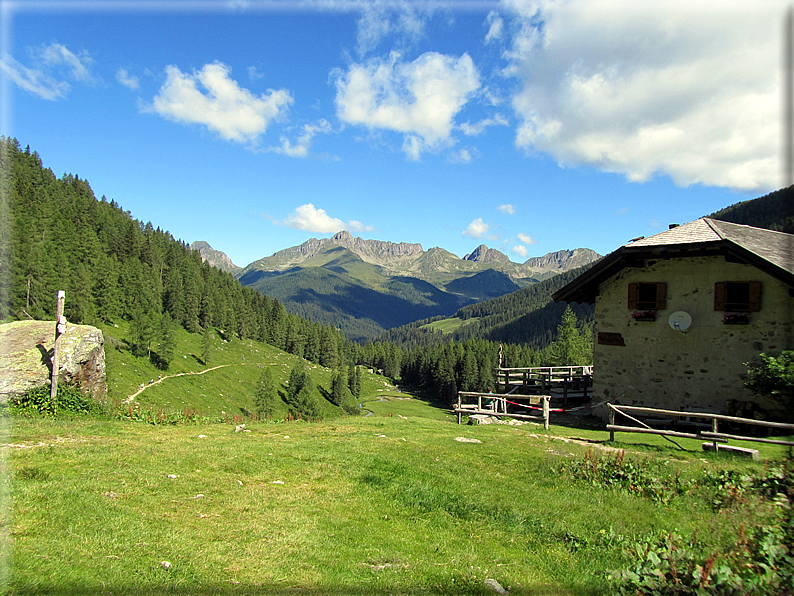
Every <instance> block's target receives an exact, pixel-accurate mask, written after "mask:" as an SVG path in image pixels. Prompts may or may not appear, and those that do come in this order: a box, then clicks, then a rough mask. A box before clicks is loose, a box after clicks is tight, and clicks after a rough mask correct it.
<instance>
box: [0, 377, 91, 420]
mask: <svg viewBox="0 0 794 596" xmlns="http://www.w3.org/2000/svg"><path fill="white" fill-rule="evenodd" d="M6 408H7V412H8V413H9V414H11V415H12V416H25V417H37V416H44V417H52V418H55V417H57V416H64V415H67V416H68V415H83V416H86V415H92V416H100V415H102V414H103V413H104V411H103V409H102V406H101V405H100V404H99V402H97V401H96V400H95V399H93V397H91V395H86V394H84V393H83V392H82V391H80V389H78V388H77V387H74V386H71V385H59V386H58V392H57V394H56V396H55V400H54V401H53V400H52V399H50V386H49V385H42V386H40V387H36V388H34V389H29V390H28V391H26V392H25V393H24V394H23V395H20V396H16V397H12V398H10V399H9V400H8V403H7V404H6Z"/></svg>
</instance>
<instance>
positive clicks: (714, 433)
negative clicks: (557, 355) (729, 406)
mask: <svg viewBox="0 0 794 596" xmlns="http://www.w3.org/2000/svg"><path fill="white" fill-rule="evenodd" d="M607 406H608V407H609V424H608V425H607V430H608V431H609V440H610V441H614V440H615V431H620V432H629V433H646V434H653V435H666V436H670V437H684V438H687V439H707V440H708V441H710V442H712V443H714V449H715V450H716V449H717V443H726V442H727V441H728V439H735V440H737V441H755V442H757V443H773V444H775V445H794V441H784V440H782V439H767V438H763V437H747V436H744V435H733V434H727V433H721V432H719V423H720V421H725V422H734V423H740V424H750V425H753V426H764V427H768V428H776V429H779V430H781V431H784V430H787V431H790V432H789V433H788V434H794V424H784V423H782V422H767V421H765V420H752V419H750V418H738V417H736V416H725V415H723V414H710V413H707V412H679V411H677V410H661V409H658V408H643V407H639V406H615V405H612V404H607ZM628 412H632V413H636V414H654V415H661V416H672V417H675V418H703V419H706V420H711V431H700V432H698V433H694V432H692V433H686V432H678V431H672V430H664V429H656V428H651V427H650V426H648V425H647V424H645V423H644V422H641V421H640V420H637V419H636V418H634V417H633V416H630V415H629V414H628ZM617 414H620V415H622V416H625V417H626V418H628V419H629V420H632V421H634V422H636V423H638V424H640V425H641V426H642V427H643V428H638V427H636V426H621V425H616V424H615V416H616V415H617Z"/></svg>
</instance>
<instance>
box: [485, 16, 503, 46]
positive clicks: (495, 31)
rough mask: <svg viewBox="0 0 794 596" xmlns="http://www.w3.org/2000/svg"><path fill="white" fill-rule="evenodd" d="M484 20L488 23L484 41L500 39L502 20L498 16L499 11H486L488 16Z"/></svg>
mask: <svg viewBox="0 0 794 596" xmlns="http://www.w3.org/2000/svg"><path fill="white" fill-rule="evenodd" d="M485 22H486V23H488V33H486V34H485V43H490V42H492V41H493V40H495V39H502V31H503V29H504V20H503V19H502V17H500V16H499V13H498V12H496V11H495V10H492V11H491V12H489V13H488V18H487V19H486V20H485Z"/></svg>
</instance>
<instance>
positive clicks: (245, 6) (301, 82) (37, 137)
mask: <svg viewBox="0 0 794 596" xmlns="http://www.w3.org/2000/svg"><path fill="white" fill-rule="evenodd" d="M0 4H1V5H2V11H3V12H2V27H3V30H2V48H1V50H2V53H1V55H0V76H1V77H2V78H1V79H0V100H2V117H0V129H1V130H0V132H1V133H2V134H4V135H6V136H14V137H16V138H17V139H18V140H19V141H20V143H21V144H22V145H23V146H25V145H29V146H30V147H31V149H33V150H35V151H37V152H38V153H39V155H40V156H41V158H42V160H43V162H44V164H45V166H47V167H49V168H51V169H52V170H53V171H54V173H55V174H56V175H57V176H60V175H62V174H64V173H73V174H76V175H79V176H80V177H81V178H85V179H87V180H88V181H89V183H90V184H91V187H92V188H93V190H94V192H95V194H96V195H97V196H98V197H101V196H102V195H105V196H106V197H107V198H108V200H110V199H113V200H115V201H117V202H118V203H119V204H120V205H121V206H122V207H123V208H124V209H127V210H129V211H131V212H132V215H133V216H134V217H136V218H138V219H140V220H142V221H144V222H145V221H151V222H152V223H153V224H154V225H155V226H159V227H161V228H163V229H166V230H168V231H170V232H171V233H172V234H173V235H174V236H175V237H177V238H179V239H181V240H184V241H186V242H188V243H189V242H193V241H196V240H205V241H207V242H209V243H210V244H211V245H212V246H213V247H214V248H216V249H218V250H222V251H224V252H226V253H227V254H228V255H229V257H230V258H231V259H232V260H233V261H234V262H235V263H236V264H237V265H240V266H245V265H247V264H248V263H250V262H252V261H254V260H256V259H258V258H261V257H264V256H268V255H271V254H273V253H274V252H276V251H277V250H280V249H282V248H287V247H289V246H294V245H297V244H300V243H302V242H304V241H305V240H307V239H309V238H312V237H325V236H329V235H331V234H333V233H334V232H336V231H338V230H341V229H347V230H349V231H350V232H351V233H352V234H353V235H355V236H361V237H364V238H374V239H379V240H388V241H392V242H418V243H421V244H422V246H423V247H424V248H425V249H428V248H430V247H432V246H441V247H443V248H445V249H447V250H449V251H451V252H453V253H455V254H457V255H458V256H464V255H465V254H467V253H469V252H471V251H472V250H473V249H474V248H476V247H477V246H478V245H480V244H485V245H487V246H489V247H490V248H496V249H499V250H501V251H502V252H504V253H505V254H507V255H508V256H509V257H510V258H511V259H512V260H514V261H516V262H523V261H524V260H526V259H527V258H529V257H532V256H540V255H543V254H546V253H548V252H552V251H556V250H561V249H572V248H577V247H587V248H592V249H593V250H596V251H597V252H599V253H601V254H606V253H608V252H610V251H612V250H614V249H616V248H617V247H619V246H620V245H621V244H624V243H625V242H626V241H628V240H629V239H631V238H634V237H637V236H642V235H645V236H649V235H652V234H654V233H657V232H660V231H663V230H664V229H666V228H667V225H668V224H669V223H685V222H687V221H691V220H693V219H696V218H698V217H700V216H703V215H707V214H709V213H712V212H713V211H716V210H718V209H720V208H722V207H725V206H728V205H730V204H733V203H736V202H738V201H742V200H746V199H749V198H754V197H757V196H761V195H763V194H766V193H767V192H770V191H772V190H775V189H777V188H779V187H780V186H781V185H782V183H781V176H780V169H779V154H780V148H779V147H780V126H779V111H780V109H779V108H780V106H779V104H780V91H779V79H780V68H779V64H780V48H781V33H782V20H783V14H784V10H785V8H786V4H785V3H784V2H772V1H764V0H762V1H761V2H754V3H749V2H746V1H744V0H742V1H740V2H731V1H720V2H711V1H702V0H695V1H691V0H690V1H687V2H679V1H675V0H672V1H669V2H664V3H645V2H642V3H640V2H636V1H635V0H567V1H564V2H557V1H550V0H537V1H530V0H506V1H503V2H500V1H479V2H469V1H465V0H461V1H457V2H455V1H451V2H441V1H439V2H409V1H400V0H392V1H383V2H380V1H377V0H373V1H370V2H360V1H352V0H351V1H347V0H317V1H309V0H307V1H305V2H299V1H291V0H285V1H279V0H271V1H266V2H257V1H256V0H232V1H219V2H215V1H213V0H202V1H191V0H185V1H180V0H172V1H168V2H161V1H156V0H155V1H146V0H125V1H116V0H100V1H96V2H95V1H92V0H83V1H81V2H73V1H66V0H64V1H60V0H51V1H47V0H39V1H37V0H25V1H24V2H9V1H0ZM751 4H752V6H751Z"/></svg>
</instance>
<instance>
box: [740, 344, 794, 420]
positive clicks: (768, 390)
mask: <svg viewBox="0 0 794 596" xmlns="http://www.w3.org/2000/svg"><path fill="white" fill-rule="evenodd" d="M759 358H760V361H759V362H754V363H752V364H747V372H746V373H745V374H744V375H742V378H743V379H744V386H745V387H747V388H748V389H749V390H750V391H752V392H753V393H755V394H757V395H771V396H773V397H775V398H777V399H778V400H779V401H780V405H781V406H783V407H784V408H786V409H789V408H791V407H792V406H794V351H792V350H787V351H783V352H781V353H780V356H777V357H775V356H769V355H767V354H760V355H759Z"/></svg>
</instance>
